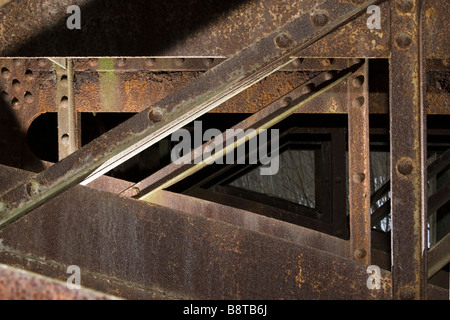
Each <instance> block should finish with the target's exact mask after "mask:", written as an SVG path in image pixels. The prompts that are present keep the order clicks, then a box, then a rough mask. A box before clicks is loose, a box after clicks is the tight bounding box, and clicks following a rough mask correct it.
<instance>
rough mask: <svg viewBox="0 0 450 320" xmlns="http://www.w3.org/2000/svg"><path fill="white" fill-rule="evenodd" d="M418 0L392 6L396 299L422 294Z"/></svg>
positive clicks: (423, 211) (423, 210)
mask: <svg viewBox="0 0 450 320" xmlns="http://www.w3.org/2000/svg"><path fill="white" fill-rule="evenodd" d="M422 3H423V1H419V0H404V1H403V0H402V1H395V2H394V3H393V5H392V7H391V31H392V35H393V36H392V53H391V59H390V90H391V92H390V99H391V108H390V128H391V212H392V277H393V279H392V280H393V295H394V298H395V299H424V298H425V297H426V281H427V276H426V275H427V273H426V253H427V250H426V248H427V240H426V239H427V235H426V230H427V227H426V222H427V219H426V218H427V217H426V202H427V201H426V199H427V196H426V181H427V179H426V152H427V150H426V117H425V106H424V98H423V97H424V85H425V84H424V78H423V77H424V72H425V71H424V69H423V68H424V56H423V43H422V36H421V33H422V32H423V31H424V30H423V24H422V21H421V20H422V8H421V5H422Z"/></svg>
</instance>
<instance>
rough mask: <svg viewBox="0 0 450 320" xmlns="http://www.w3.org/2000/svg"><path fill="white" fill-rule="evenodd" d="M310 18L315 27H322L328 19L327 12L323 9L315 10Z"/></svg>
mask: <svg viewBox="0 0 450 320" xmlns="http://www.w3.org/2000/svg"><path fill="white" fill-rule="evenodd" d="M311 20H312V22H313V24H314V26H316V27H324V26H326V25H327V24H328V22H329V21H330V18H329V17H328V13H327V12H326V11H324V10H319V11H316V12H315V13H314V14H313V16H312V17H311Z"/></svg>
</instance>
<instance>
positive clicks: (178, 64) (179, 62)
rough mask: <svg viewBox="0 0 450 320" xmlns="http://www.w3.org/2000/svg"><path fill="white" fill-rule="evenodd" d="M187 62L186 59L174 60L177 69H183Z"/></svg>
mask: <svg viewBox="0 0 450 320" xmlns="http://www.w3.org/2000/svg"><path fill="white" fill-rule="evenodd" d="M185 61H186V60H185V59H184V58H177V59H175V60H174V63H175V65H176V66H177V67H181V66H182V65H183V64H184V62H185Z"/></svg>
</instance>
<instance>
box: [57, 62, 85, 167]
mask: <svg viewBox="0 0 450 320" xmlns="http://www.w3.org/2000/svg"><path fill="white" fill-rule="evenodd" d="M65 60H66V61H65V68H63V67H62V66H60V65H57V64H55V70H56V77H57V79H56V103H57V104H58V154H59V160H62V159H64V158H65V157H67V156H69V155H70V154H72V153H73V152H75V151H76V150H78V149H79V148H80V147H81V121H80V117H79V115H78V113H77V112H76V111H75V105H74V95H73V66H72V60H71V59H65Z"/></svg>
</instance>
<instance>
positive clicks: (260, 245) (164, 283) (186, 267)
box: [0, 167, 391, 299]
mask: <svg viewBox="0 0 450 320" xmlns="http://www.w3.org/2000/svg"><path fill="white" fill-rule="evenodd" d="M5 170H11V169H5V168H4V167H2V170H1V171H2V172H4V171H5ZM12 171H13V172H15V171H17V170H12ZM100 198H101V199H102V201H98V199H100ZM94 213H95V214H94ZM256 219H257V220H259V221H260V223H261V224H264V220H261V219H258V218H256ZM277 223H280V224H283V223H282V222H277ZM74 226H76V228H74ZM261 227H262V228H263V229H269V228H270V226H264V227H263V226H261ZM286 227H287V228H291V227H292V226H286ZM23 234H27V237H23V236H22V235H23ZM0 237H1V238H2V239H3V241H2V252H3V253H4V254H3V255H2V259H5V260H6V261H2V262H8V259H11V260H14V261H16V263H17V257H18V256H19V255H21V256H22V257H23V260H27V259H30V260H39V261H41V263H42V264H46V263H47V264H52V263H53V262H58V263H60V264H63V265H78V266H79V267H80V268H81V284H82V285H83V284H84V283H83V279H84V278H83V270H85V271H86V272H87V273H96V274H98V275H101V276H104V277H105V279H107V278H115V279H119V280H122V281H125V282H127V283H131V284H132V283H135V284H139V286H140V288H141V289H142V290H143V291H146V290H148V291H152V292H153V291H155V290H156V291H158V292H160V293H161V295H165V296H166V297H172V298H194V299H388V298H390V296H391V291H390V290H391V289H390V275H389V273H388V272H385V271H382V289H381V290H369V289H368V288H367V286H366V282H367V277H368V275H367V273H366V266H365V265H363V264H359V263H357V262H353V261H351V260H348V259H344V258H341V257H338V256H336V255H332V254H329V253H326V252H324V251H321V250H317V249H313V248H310V247H307V246H303V245H299V244H297V243H294V242H291V241H286V240H283V239H280V238H278V237H275V236H273V235H267V234H263V233H260V232H255V231H251V230H247V229H244V228H241V227H237V226H235V225H231V224H229V223H224V222H220V221H217V220H214V219H210V218H206V217H203V216H199V215H197V214H196V213H195V212H189V213H181V212H179V211H174V210H171V209H168V208H163V207H159V206H154V205H150V204H146V203H143V202H140V201H137V200H133V199H125V198H121V197H117V196H115V195H113V194H109V193H105V192H101V191H96V190H93V189H86V188H85V187H81V186H77V187H75V188H72V189H71V190H70V191H69V192H67V193H64V194H62V195H60V196H58V197H57V198H55V199H53V200H51V201H49V202H47V203H46V204H44V205H43V206H42V207H40V208H38V209H36V210H34V211H33V212H32V213H31V214H30V215H28V216H27V218H25V219H22V220H20V221H17V222H16V223H14V224H12V225H10V226H9V227H8V228H6V229H4V230H2V231H1V232H0ZM111 248H114V249H113V250H111ZM8 257H11V258H8ZM330 268H332V269H333V272H334V274H335V275H336V277H333V278H330ZM109 290H114V288H112V287H111V288H110V289H109Z"/></svg>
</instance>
